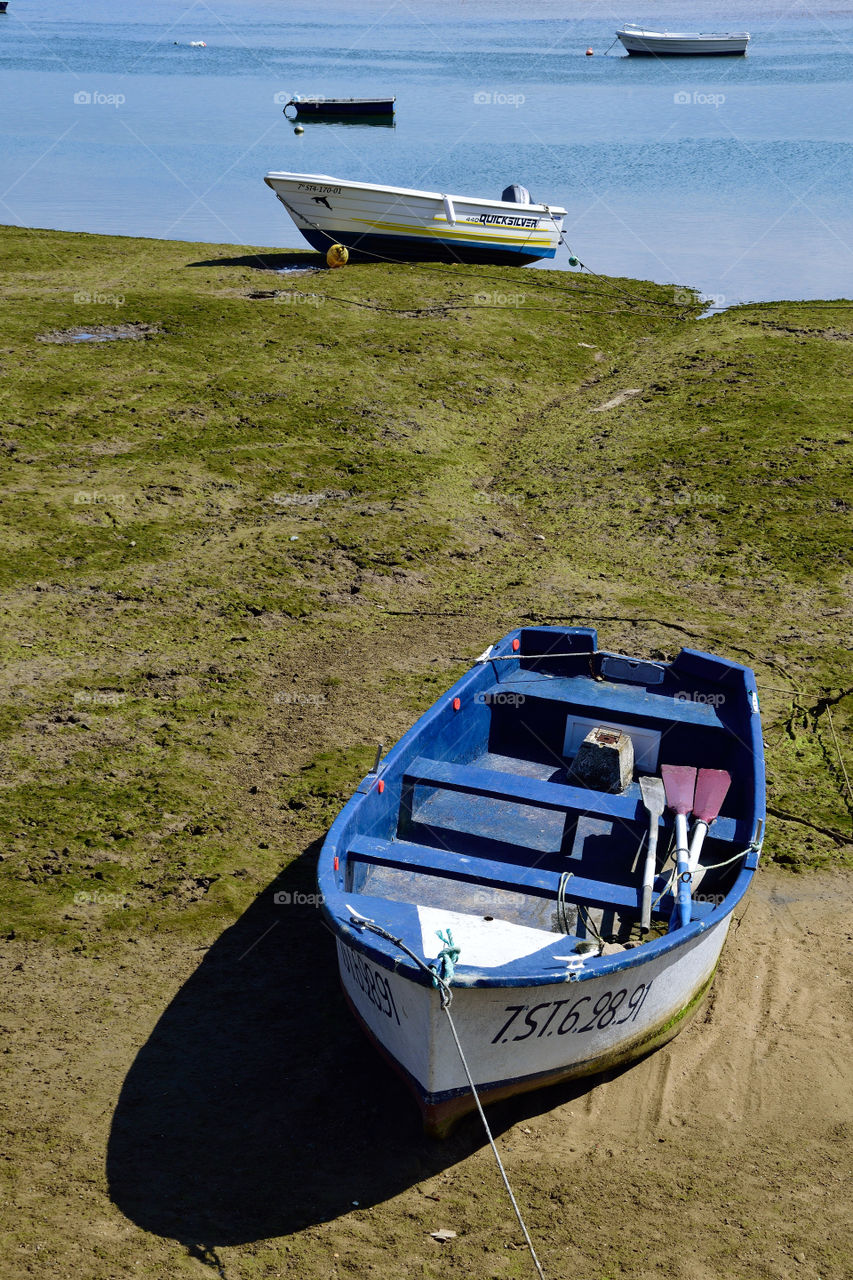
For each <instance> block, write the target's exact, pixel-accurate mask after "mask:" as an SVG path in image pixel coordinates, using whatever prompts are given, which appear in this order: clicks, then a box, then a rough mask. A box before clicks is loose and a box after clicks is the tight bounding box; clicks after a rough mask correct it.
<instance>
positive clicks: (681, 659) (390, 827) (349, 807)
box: [318, 627, 765, 987]
mask: <svg viewBox="0 0 853 1280" xmlns="http://www.w3.org/2000/svg"><path fill="white" fill-rule="evenodd" d="M514 640H519V642H520V643H521V646H522V648H521V652H520V653H518V654H517V655H514V654H513V649H512V644H513V641H514ZM549 643H550V644H551V652H554V653H563V652H566V651H568V650H569V649H572V650H574V651H576V652H577V653H579V654H581V653H583V654H586V653H588V654H589V656H590V659H592V658H593V657H594V656H596V655H598V654H603V653H605V652H606V651H603V650H599V649H598V648H597V634H596V632H595V631H594V630H593V629H591V628H572V627H526V628H519V629H517V630H514V631H511V632H509V633H508V634H507V635H506V636H504V637H503V639H501V640H500V641H499V642H498V643H497V644H495V645H493V646H492V649H491V652H490V658H491V657H494V658H507V659H509V660H508V661H501V662H491V661H486V662H485V663H482V664H478V665H475V666H474V667H472V668H471V670H469V671H467V672H466V673H465V674H464V675H463V676H461V677H460V679H459V680H457V681H456V683H455V684H454V685H453V686H452V687H451V688H450V689H449V690H448V691H447V692H446V693H445V694H443V695H442V696H441V697H440V698H439V699H438V700H437V701H436V702H435V703H434V704H433V706H432V707H430V708H429V710H428V711H426V712H425V713H424V715H423V716H421V717H420V719H419V720H418V721H417V722H416V723H415V724H414V725H413V726H412V728H411V729H409V730H408V732H407V733H406V734H404V735H403V737H402V738H401V739H400V740H399V741H398V742H397V743H396V744H395V746H394V747H392V748H391V750H390V751H389V752H388V754H387V756H385V758H384V759H383V760H382V762H381V764H380V766H379V769H378V771H377V772H376V773H371V774H368V775H367V776H366V777H365V778H364V779H363V780H362V782H361V784H360V786H359V788H358V790H357V792H356V794H355V795H354V796H353V797H352V798H351V799H350V800H349V801H348V802H347V804H346V805H345V806H344V808H343V809H342V810H341V812H340V814H339V815H338V817H337V818H336V819H335V821H334V823H333V824H332V826H331V828H330V830H329V833H328V835H327V837H326V840H325V842H324V844H323V848H322V850H321V853H320V859H319V864H318V887H319V890H320V893H321V895H322V910H323V914H324V917H325V919H326V922H327V923H328V925H329V927H330V928H331V930H332V932H333V933H334V934H335V935H336V936H338V937H340V938H341V940H342V941H343V942H344V943H346V945H347V946H349V947H351V948H353V949H354V950H356V951H358V952H361V953H362V954H363V955H365V956H367V957H369V958H370V959H371V961H372V962H373V963H374V964H377V965H379V966H380V967H382V968H385V969H388V970H389V971H391V972H394V973H397V974H400V975H402V976H404V977H405V978H406V979H408V980H409V981H412V982H416V983H418V984H420V985H424V986H426V985H429V979H428V977H427V976H426V975H425V974H424V972H423V970H422V969H421V968H419V967H418V966H417V965H415V964H414V963H413V962H412V961H411V960H410V959H409V958H408V957H407V956H405V955H404V954H403V953H402V952H401V951H400V950H399V949H398V948H397V947H395V946H394V945H393V944H392V943H390V942H387V941H385V940H384V939H382V938H379V937H378V936H377V935H375V934H372V933H369V932H367V931H361V930H359V929H358V928H356V927H355V926H353V925H352V924H351V923H350V916H351V911H350V910H349V907H348V903H349V904H350V905H352V906H353V907H354V909H355V910H356V911H357V912H361V913H362V914H368V915H370V918H372V919H375V920H376V922H377V923H378V924H381V925H382V926H383V928H385V929H387V930H388V931H389V932H390V933H392V934H394V935H395V936H397V937H402V938H403V940H404V941H406V942H407V944H408V945H409V946H410V947H412V949H413V950H415V951H417V950H418V949H419V944H420V929H419V928H414V932H413V923H414V925H416V924H417V912H416V908H415V907H414V906H413V905H411V904H407V903H400V902H396V901H391V900H388V899H375V900H374V902H375V905H376V908H377V909H376V911H375V913H373V914H371V913H370V912H368V911H366V910H365V909H364V908H363V906H362V905H360V903H359V899H360V895H359V894H355V895H353V894H351V893H347V892H346V891H345V888H344V881H345V875H346V869H347V854H348V849H349V844H350V841H351V839H352V838H353V837H355V836H358V835H366V836H371V837H374V838H380V839H385V840H391V839H393V836H394V833H395V829H396V819H397V814H398V810H399V804H400V796H401V789H402V779H403V775H404V773H405V771H406V770H407V769H408V768H409V767H410V766H412V765H413V764H414V762H415V760H416V759H417V758H418V757H419V756H424V755H427V756H428V755H429V754H430V751H431V750H434V749H435V745H436V743H440V740H441V735H442V731H443V730H446V729H447V728H448V726H449V725H450V724H451V723H452V722H453V718H454V717H456V716H459V715H467V716H469V717H470V718H471V719H472V720H473V719H474V717H475V716H476V715H477V714H478V709H482V708H483V704H482V703H477V702H476V699H475V695H478V694H479V695H482V694H484V693H485V692H486V691H487V690H489V689H492V688H494V687H495V686H496V684H497V685H499V686H500V688H501V689H504V690H508V689H512V688H513V687H515V685H516V684H518V683H521V684H523V683H524V680H523V679H521V680H520V681H519V680H517V679H516V675H517V673H519V671H521V674H522V676H523V675H524V668H522V667H521V663H522V662H523V661H525V659H526V654H525V650H527V652H528V653H536V654H537V655H539V654H542V653H543V652H545V646H546V645H547V644H549ZM620 656H621V655H620ZM658 665H659V666H660V667H661V668H663V669H664V670H665V672H666V673H667V678H669V679H670V681H674V682H675V683H680V684H683V685H684V686H685V687H688V686H689V687H690V688H692V689H694V690H695V689H696V687H697V686H698V685H704V686H706V688H708V689H711V690H713V689H718V690H719V689H720V688H721V687H723V686H724V687H725V688H726V689H727V690H728V691H729V692H730V693H731V694H732V695H733V696H732V698H731V701H733V702H734V701H736V703H737V706H735V707H734V709H733V710H729V709H728V708H727V709H726V711H725V713H722V712H717V711H716V709H714V708H713V707H710V708H708V709H710V710H712V711H713V719H714V720H715V721H719V722H720V726H721V727H724V728H726V729H727V730H728V731H729V732H730V733H732V734H734V736H735V738H736V739H737V740H738V741H739V743H740V745H741V746H742V747H743V748H744V751H745V753H746V756H747V758H749V759H751V760H752V762H753V766H752V777H751V779H750V786H749V789H748V794H747V795H746V797H745V799H744V801H743V804H742V808H743V814H742V815H741V814H739V815H738V822H740V823H741V824H742V826H743V828H744V830H745V831H747V832H748V833H749V834H748V835H746V836H745V838H744V839H743V840H742V845H743V851H744V862H743V865H742V868H741V870H740V872H739V874H738V875H737V878H736V879H735V881H734V883H733V885H732V887H731V889H730V890H729V892H728V894H727V895H726V897H725V898H724V900H723V901H722V903H720V904H719V905H718V906H717V907H716V908H715V909H714V910H712V911H711V912H710V913H709V914H707V915H706V916H704V917H702V918H700V919H696V920H691V922H690V923H689V924H688V925H687V926H686V927H684V928H680V929H675V930H673V931H672V932H670V933H667V934H666V935H664V936H663V937H661V938H658V939H656V940H655V941H653V942H648V943H645V944H643V945H642V946H639V947H635V948H632V949H630V950H628V951H623V952H621V953H619V954H617V955H614V956H596V957H593V958H591V959H590V958H589V957H585V958H584V963H583V965H582V967H581V968H580V969H575V970H573V971H571V972H569V971H567V967H566V963H565V961H560V960H557V959H555V958H554V957H555V955H559V954H560V953H561V952H565V947H566V937H565V935H563V934H556V933H555V934H554V940H553V943H551V944H549V945H547V946H546V947H545V948H543V950H542V951H540V952H536V953H534V955H532V956H525V957H522V958H521V959H519V960H517V961H514V962H511V963H508V964H506V965H503V966H501V967H500V968H496V969H489V970H483V969H479V968H475V967H473V966H469V965H466V964H465V957H464V954H463V955H462V956H461V957H460V962H459V964H458V965H457V967H456V972H455V976H454V985H455V986H460V987H521V986H525V987H526V986H546V985H554V984H558V983H560V982H568V981H579V982H583V981H585V980H588V979H591V978H597V977H601V976H604V975H608V974H614V973H620V972H622V971H624V970H628V969H635V968H640V967H642V966H643V965H644V964H646V963H647V962H649V961H650V960H652V959H654V958H656V957H658V956H662V955H665V954H667V953H669V952H672V951H676V950H678V949H679V948H681V947H684V946H687V945H688V944H689V943H690V942H691V941H692V940H693V939H695V938H698V937H699V936H700V935H701V934H702V933H705V932H706V931H707V930H708V929H709V928H711V927H712V926H714V925H716V924H718V923H719V922H721V921H722V920H724V919H725V917H727V916H730V915H731V913H732V911H733V910H734V908H735V907H736V906H737V904H738V902H740V900H741V899H742V897H743V896H744V894H745V893H746V891H747V889H748V888H749V885H750V883H751V881H752V877H753V875H754V874H755V869H756V867H757V866H758V860H759V856H760V837H759V832H760V831H762V830H763V825H764V818H765V784H764V768H763V761H764V751H763V740H762V735H761V722H760V716H759V713H758V698H757V690H756V685H755V677H754V675H753V672H752V671H751V670H750V669H749V668H748V667H745V666H743V665H741V664H740V663H736V662H732V661H730V660H728V659H723V658H720V657H717V656H715V655H713V654H710V653H705V652H702V651H701V650H695V649H686V648H685V649H682V650H681V652H680V653H679V655H678V657H676V658H675V659H674V661H673V662H672V663H671V664H664V663H661V664H658ZM554 679H556V680H560V679H561V677H554ZM549 683H550V681H549ZM596 683H599V682H596ZM604 683H607V682H604ZM616 687H618V689H619V690H620V691H621V692H624V691H625V690H633V689H636V688H638V686H632V685H623V684H621V683H620V684H619V685H618V686H616ZM648 696H649V695H648V694H646V695H645V697H648ZM652 696H653V697H660V696H661V695H658V694H655V695H652ZM455 698H459V699H460V700H461V702H462V707H463V708H464V710H460V711H459V712H456V711H454V710H453V702H454V699H455ZM596 701H597V702H598V701H601V700H600V699H596ZM641 701H643V698H642V697H641V698H639V699H638V704H639V702H641ZM667 701H669V702H670V703H671V699H667ZM588 705H589V710H590V714H594V713H595V711H596V709H599V708H597V707H596V706H595V705H594V704H588ZM651 705H652V706H654V704H651ZM678 706H679V707H686V708H691V711H692V710H693V709H695V708H696V707H697V706H698V707H701V708H703V713H704V710H705V709H706V707H708V704H705V703H702V702H695V701H686V702H684V703H679V704H678ZM469 708H471V709H469ZM484 714H488V711H487V710H484ZM621 715H622V712H621V711H620V716H621ZM632 718H636V721H637V723H643V722H644V721H647V722H650V721H652V720H653V718H654V712H653V711H650V710H649V708H648V706H647V709H646V710H645V711H639V712H637V713H635V717H632ZM693 719H695V717H691V719H689V720H688V719H686V718H685V720H684V721H681V718H680V717H679V721H680V722H683V723H692V722H693ZM701 719H702V720H703V722H706V723H707V722H709V720H710V717H708V716H707V715H705V714H703V715H702V716H701ZM472 737H473V735H472ZM514 777H515V775H511V774H508V775H507V778H508V779H512V778H514ZM380 780H382V781H383V782H384V784H385V787H384V791H383V793H380V792H379V791H378V787H377V784H378V782H379V781H380ZM525 781H533V780H532V779H525ZM545 785H547V786H548V787H554V786H557V785H558V784H552V783H547V784H545ZM593 794H594V795H596V796H597V797H598V796H599V793H593ZM613 799H616V800H619V799H620V797H613ZM712 833H713V828H712ZM336 856H337V857H338V859H339V868H338V870H337V871H336V870H335V869H334V859H335V857H336ZM369 901H370V899H369V898H368V899H365V898H362V899H361V902H362V903H364V902H369ZM371 905H373V904H371Z"/></svg>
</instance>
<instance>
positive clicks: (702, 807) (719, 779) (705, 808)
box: [689, 769, 732, 888]
mask: <svg viewBox="0 0 853 1280" xmlns="http://www.w3.org/2000/svg"><path fill="white" fill-rule="evenodd" d="M731 785H732V775H731V774H730V773H729V772H728V770H727V769H700V770H699V777H698V778H697V779H696V794H695V796H694V798H693V817H694V818H695V819H696V825H695V826H694V828H693V837H692V839H691V841H690V858H689V861H690V870H691V872H692V875H693V887H694V888H697V887H698V885H699V884H700V882H701V880H702V877H703V876H704V874H705V870H704V868H703V867H700V866H699V855H700V854H701V852H702V845H703V843H704V840H705V836H706V835H707V834H708V828H709V827H710V825H711V823H712V822H713V821H714V819H715V818H716V817H717V816H718V815H719V812H720V810H721V809H722V807H723V801H724V800H725V798H726V796H727V795H728V793H729V787H730V786H731Z"/></svg>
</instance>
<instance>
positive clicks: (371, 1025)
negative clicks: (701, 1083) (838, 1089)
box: [318, 627, 765, 1135]
mask: <svg viewBox="0 0 853 1280" xmlns="http://www.w3.org/2000/svg"><path fill="white" fill-rule="evenodd" d="M659 775H661V776H659ZM665 807H666V808H667V809H668V810H669V811H670V812H668V813H665V812H664V808H665ZM691 813H692V816H693V831H692V836H689V835H688V820H689V817H690V815H691ZM764 816H765V801H764V764H763V749H762V738H761V724H760V718H759V713H758V699H757V693H756V687H755V679H754V676H753V674H752V672H751V671H750V670H749V669H748V668H746V667H743V666H741V665H740V664H738V663H735V662H731V661H729V660H727V659H726V658H722V657H716V656H714V655H712V654H708V653H702V652H699V651H697V650H692V649H682V651H681V652H680V654H679V655H678V656H677V657H676V658H675V659H674V660H673V661H672V662H669V663H667V662H657V661H649V660H644V659H635V658H628V657H625V656H623V655H618V654H612V653H608V652H605V651H602V650H600V649H599V648H598V642H597V636H596V632H595V631H593V630H591V629H589V628H568V627H525V628H522V629H520V630H516V631H512V632H510V633H509V635H507V636H505V637H504V638H503V639H502V640H501V641H500V642H499V643H497V644H495V645H494V646H492V647H491V648H490V649H489V650H487V652H486V653H485V654H484V655H482V657H481V658H480V659H478V660H477V662H476V663H475V664H474V665H473V667H472V668H471V670H469V671H468V672H467V673H466V674H465V675H464V676H463V677H462V678H461V679H460V680H459V681H458V682H457V683H456V684H455V685H454V686H453V688H451V689H450V690H449V691H448V693H447V694H446V695H444V696H443V697H442V698H440V699H439V700H438V702H436V703H435V705H434V706H433V707H432V708H431V709H430V710H429V711H427V712H426V714H425V715H423V716H422V717H421V719H420V720H418V721H417V723H416V724H415V725H414V726H413V728H412V729H410V730H409V732H408V733H407V734H406V735H405V736H404V737H403V738H402V739H401V740H400V741H399V742H398V743H397V744H396V746H394V747H393V748H392V750H391V751H390V752H389V753H388V755H387V756H386V757H385V758H384V759H379V760H377V764H376V767H375V768H374V770H373V771H372V772H371V773H369V774H368V775H367V777H366V778H365V779H364V780H363V781H362V783H361V785H360V786H359V788H358V790H357V792H356V794H355V795H354V796H353V798H352V799H351V800H350V801H349V802H348V804H347V805H346V807H345V808H344V809H343V811H342V812H341V814H340V815H339V817H338V818H337V819H336V821H335V823H334V824H333V826H332V828H331V830H330V831H329V834H328V837H327V839H326V841H325V844H324V846H323V850H322V852H321V855H320V863H319V871H318V880H319V888H320V891H321V894H322V897H323V904H324V905H323V911H324V914H325V917H326V922H327V923H328V925H329V926H330V927H331V929H332V931H333V933H334V934H335V936H336V940H337V948H338V959H339V966H340V975H341V981H342V983H343V988H344V992H345V994H346V997H347V1000H348V1002H349V1004H350V1005H351V1007H352V1009H353V1012H354V1013H355V1015H356V1017H357V1019H358V1020H359V1022H360V1023H361V1025H362V1026H363V1028H364V1029H365V1031H366V1032H367V1033H368V1035H369V1037H370V1038H371V1039H372V1041H373V1042H374V1043H375V1045H376V1046H377V1047H378V1048H379V1049H380V1050H381V1051H382V1052H383V1054H384V1055H385V1056H386V1057H387V1058H388V1059H389V1060H390V1061H391V1063H392V1064H393V1065H394V1066H395V1067H396V1068H397V1070H398V1071H400V1072H401V1073H402V1075H403V1076H404V1078H405V1079H406V1080H407V1082H408V1083H409V1085H410V1087H411V1089H412V1091H413V1093H414V1095H415V1097H416V1099H417V1101H418V1103H419V1104H420V1106H421V1109H422V1111H423V1115H424V1121H425V1126H426V1128H427V1130H428V1131H429V1132H431V1133H433V1134H436V1135H443V1134H445V1133H446V1132H447V1131H448V1130H449V1128H450V1127H451V1126H452V1125H453V1124H454V1123H455V1121H456V1120H457V1119H458V1118H459V1117H460V1116H462V1115H464V1114H465V1113H466V1112H467V1111H470V1110H471V1109H472V1108H473V1106H474V1105H475V1104H474V1099H473V1096H472V1091H471V1083H470V1081H473V1083H474V1084H475V1085H476V1088H477V1090H478V1092H479V1094H480V1096H481V1098H482V1100H483V1101H484V1102H489V1101H493V1100H497V1099H499V1098H503V1097H507V1096H509V1095H511V1094H513V1093H515V1092H520V1091H522V1090H528V1089H533V1088H536V1087H538V1086H541V1085H545V1084H550V1083H554V1082H557V1081H560V1080H565V1079H571V1078H574V1077H579V1076H584V1075H590V1074H594V1073H597V1072H600V1071H602V1070H604V1069H606V1068H609V1067H613V1066H616V1065H619V1064H623V1063H626V1062H629V1061H631V1060H632V1059H634V1058H637V1057H640V1056H642V1055H645V1054H647V1053H649V1052H650V1051H651V1050H653V1049H655V1048H657V1047H658V1046H659V1045H661V1044H663V1043H664V1042H666V1041H667V1040H669V1039H670V1038H671V1037H672V1036H674V1035H675V1034H676V1033H677V1031H678V1030H679V1029H680V1028H681V1027H682V1026H684V1025H685V1023H686V1021H687V1020H688V1018H689V1017H690V1015H691V1014H692V1013H693V1012H694V1011H695V1010H696V1008H697V1007H698V1005H699V1003H700V1002H701V1000H702V997H703V996H704V994H705V993H706V991H707V990H708V988H709V986H710V984H711V981H712V979H713V975H714V970H715V966H716V964H717V960H718V958H719V955H720V951H721V949H722V947H723V943H724V941H725V938H726V934H727V931H728V928H729V924H730V923H731V919H732V913H733V912H734V910H735V908H736V907H737V905H738V903H739V902H740V901H741V899H742V898H743V895H744V894H745V893H746V891H747V889H748V887H749V884H750V882H751V880H752V877H753V875H754V873H755V869H756V867H757V865H758V859H759V853H760V849H761V840H762V834H763V828H764ZM448 997H450V998H452V1005H451V1006H450V1008H451V1009H452V1024H451V1022H450V1019H449V1018H448V1017H447V1016H445V1015H446V1013H447V1012H448V1010H447V1009H445V1007H444V1006H445V1004H446V1003H447V998H448ZM454 1027H455V1029H456V1032H457V1033H458V1037H459V1042H460V1044H461V1046H462V1050H463V1052H464V1055H465V1058H466V1059H467V1064H468V1068H469V1070H470V1080H469V1077H468V1075H467V1074H466V1071H465V1068H464V1065H463V1063H462V1060H461V1058H460V1054H459V1052H458V1050H457V1046H456V1044H455V1041H454V1036H453V1028H454Z"/></svg>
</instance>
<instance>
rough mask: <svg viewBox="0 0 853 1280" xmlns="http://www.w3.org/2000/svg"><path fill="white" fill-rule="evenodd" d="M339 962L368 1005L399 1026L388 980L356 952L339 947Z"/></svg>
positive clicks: (398, 1018)
mask: <svg viewBox="0 0 853 1280" xmlns="http://www.w3.org/2000/svg"><path fill="white" fill-rule="evenodd" d="M341 960H342V961H343V966H344V968H345V969H346V971H347V973H348V974H349V975H350V977H351V978H352V979H353V980H354V981H355V983H356V984H357V986H358V987H359V988H360V989H361V990H362V991H363V993H364V994H365V995H366V996H367V998H368V1000H369V1001H370V1003H371V1004H372V1005H374V1006H375V1008H377V1009H378V1010H379V1012H380V1013H384V1014H385V1016H386V1018H395V1019H396V1021H397V1026H399V1025H400V1015H399V1013H398V1012H397V1006H396V1004H395V1003H394V993H393V991H392V990H391V984H390V982H389V981H388V979H387V978H385V977H383V975H382V974H381V973H380V972H379V970H378V969H375V968H374V967H373V965H370V964H368V963H367V961H366V960H364V959H362V957H361V956H360V955H359V954H358V952H357V951H349V950H348V949H347V948H346V947H341Z"/></svg>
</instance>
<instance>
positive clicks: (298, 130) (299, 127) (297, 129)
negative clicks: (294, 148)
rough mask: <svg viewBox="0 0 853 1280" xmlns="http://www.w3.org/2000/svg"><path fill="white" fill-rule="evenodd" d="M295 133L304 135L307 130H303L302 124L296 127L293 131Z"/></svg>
mask: <svg viewBox="0 0 853 1280" xmlns="http://www.w3.org/2000/svg"><path fill="white" fill-rule="evenodd" d="M293 132H294V133H304V132H305V130H304V129H303V128H302V125H301V124H298V125H297V126H296V128H295V129H294V130H293Z"/></svg>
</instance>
